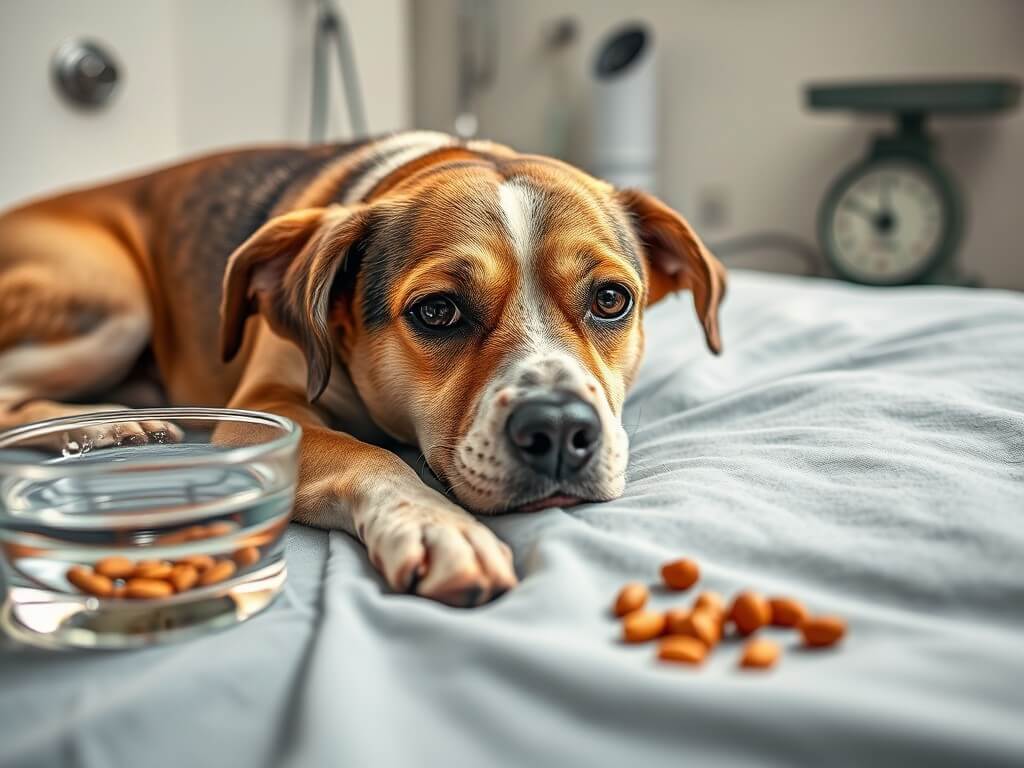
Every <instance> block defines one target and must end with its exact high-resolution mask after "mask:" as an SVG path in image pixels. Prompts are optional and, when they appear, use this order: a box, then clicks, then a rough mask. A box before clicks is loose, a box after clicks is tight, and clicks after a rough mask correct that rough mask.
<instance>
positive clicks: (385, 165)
mask: <svg viewBox="0 0 1024 768" xmlns="http://www.w3.org/2000/svg"><path fill="white" fill-rule="evenodd" d="M455 144H456V140H455V139H453V138H452V137H451V136H448V135H447V134H444V133H438V132H437V131H410V132H408V133H396V134H395V135H394V136H389V137H388V138H386V139H381V140H380V141H375V142H374V143H373V144H371V145H369V147H368V153H369V156H370V157H378V158H379V159H380V162H378V163H375V164H373V165H371V166H370V167H369V168H367V169H366V170H365V171H364V172H363V173H362V175H361V176H360V177H359V179H358V181H356V183H355V184H353V185H352V188H351V189H349V190H348V192H347V193H346V194H345V199H344V200H342V202H343V203H354V202H357V201H359V200H362V199H363V198H364V197H366V195H367V194H369V193H370V191H371V190H372V189H373V188H374V187H375V186H376V185H377V184H378V183H379V182H380V181H381V180H382V179H384V178H385V177H386V176H388V175H389V174H391V173H393V172H394V171H397V170H398V169H399V168H401V167H402V166H403V165H406V164H407V163H411V162H412V161H413V160H416V159H418V158H420V157H423V156H424V155H427V154H430V153H431V152H434V151H436V150H438V149H441V148H442V147H450V146H454V145H455Z"/></svg>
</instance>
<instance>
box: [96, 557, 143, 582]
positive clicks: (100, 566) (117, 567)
mask: <svg viewBox="0 0 1024 768" xmlns="http://www.w3.org/2000/svg"><path fill="white" fill-rule="evenodd" d="M94 570H95V571H96V573H98V574H100V575H101V576H106V577H107V578H108V579H127V578H128V577H129V576H131V575H132V572H133V571H134V570H135V562H134V561H133V560H129V559H128V558H127V557H120V556H118V555H112V556H110V557H104V558H103V559H102V560H98V561H97V562H96V565H95V566H94Z"/></svg>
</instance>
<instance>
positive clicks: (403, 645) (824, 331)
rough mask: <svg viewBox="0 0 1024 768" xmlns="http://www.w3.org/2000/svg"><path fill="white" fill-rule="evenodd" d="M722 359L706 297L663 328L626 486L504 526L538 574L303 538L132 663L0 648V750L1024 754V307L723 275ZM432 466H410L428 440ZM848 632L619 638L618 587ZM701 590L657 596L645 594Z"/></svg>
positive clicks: (56, 754) (958, 294)
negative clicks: (196, 630) (452, 564)
mask: <svg viewBox="0 0 1024 768" xmlns="http://www.w3.org/2000/svg"><path fill="white" fill-rule="evenodd" d="M722 324H723V333H724V340H725V353H724V354H723V355H722V356H721V357H719V358H714V357H712V356H710V355H709V354H708V353H707V352H706V350H705V349H704V345H703V342H702V340H701V338H700V336H699V329H698V326H697V324H696V322H695V320H694V317H693V312H692V307H691V305H690V300H689V299H688V298H685V297H684V298H683V299H678V300H670V301H667V302H664V303H663V304H661V305H659V306H656V307H654V308H653V309H652V310H651V311H650V312H649V313H648V317H647V322H646V326H647V348H648V352H647V359H646V361H645V363H644V365H643V368H642V371H641V375H640V376H639V379H638V382H637V385H636V387H635V389H634V391H633V393H632V395H631V397H630V399H629V401H628V404H627V408H626V411H625V415H624V421H625V423H626V424H627V426H628V429H629V431H630V433H631V434H632V444H633V450H632V459H631V464H630V475H629V477H630V479H629V483H628V485H627V489H626V493H625V496H624V497H623V498H622V499H619V500H618V501H614V502H610V503H606V504H591V505H582V506H578V507H573V508H569V509H566V510H558V509H552V510H547V511H544V512H540V513H535V514H529V515H506V516H502V517H498V518H493V519H489V520H488V521H487V523H488V524H489V525H490V526H491V527H492V528H493V529H494V530H495V531H496V532H497V533H498V534H499V535H500V536H501V537H502V538H503V539H505V540H506V541H507V542H509V543H510V544H511V545H512V546H513V548H514V550H515V554H516V566H517V569H518V572H519V574H520V576H521V578H522V583H521V585H520V586H519V587H518V588H517V589H515V590H514V591H512V592H510V593H508V594H507V595H505V596H504V597H502V598H501V599H499V600H498V601H496V602H494V603H492V604H490V605H488V606H485V607H483V608H480V609H476V610H458V609H452V608H448V607H445V606H443V605H439V604H435V603H432V602H429V601H426V600H422V599H419V598H415V597H410V596H405V595H393V594H389V593H388V592H387V590H386V589H385V588H384V586H383V584H382V582H381V580H380V578H379V577H377V576H376V575H375V573H374V572H373V570H372V568H371V567H370V566H369V564H368V563H367V560H366V557H365V555H364V553H363V551H362V549H361V547H359V546H358V545H357V544H356V543H355V542H354V541H352V540H351V539H349V538H347V537H346V536H345V535H343V534H339V533H331V534H327V533H324V532H322V531H314V530H310V529H306V528H303V527H301V526H292V529H291V530H290V531H289V538H288V550H287V554H288V563H289V572H290V578H289V582H288V584H287V587H286V591H285V594H284V595H282V597H281V598H280V599H279V600H278V601H277V602H276V603H275V605H274V606H273V607H272V608H271V609H270V610H268V611H267V612H266V613H265V614H263V615H261V616H259V617H257V618H256V619H254V620H252V621H250V622H248V623H247V624H244V625H242V626H240V627H237V628H234V629H231V630H228V631H223V632H219V633H215V634H212V635H210V636H208V637H205V638H202V639H199V640H195V641H192V642H187V643H183V644H180V645H174V646H170V647H162V648H153V649H149V650H145V651H138V652H117V653H113V652H110V653H95V652H93V653H86V652H74V653H60V654H55V653H44V652H40V651H33V650H25V649H18V648H13V647H10V646H6V647H5V648H4V650H3V651H2V652H0V745H2V747H0V765H5V766H6V765H19V766H20V765H25V766H55V765H69V766H95V767H96V768H109V767H110V766H121V765H125V766H141V765H146V766H163V765H175V766H176V765H189V766H205V765H210V766H214V765H216V766H222V765H247V766H260V765H267V766H271V765H310V766H333V765H338V766H472V765H479V766H534V765H537V766H547V765H552V766H555V765H557V766H588V767H592V766H594V765H617V766H621V765H646V766H662V765H664V766H669V765H671V766H678V765H684V764H689V765H757V766H766V765H797V764H801V765H821V764H829V765H851V766H854V765H867V764H870V765H893V766H907V765H922V764H928V765H1022V764H1024V728H1022V726H1021V723H1022V722H1024V642H1022V637H1024V634H1022V632H1024V297H1022V296H1020V295H1016V294H1010V293H1001V292H995V291H981V290H968V289H951V288H910V289H899V290H876V289H867V288H858V287H853V286H848V285H843V284H838V283H833V282H828V281H814V280H799V279H793V278H783V277H771V276H766V275H758V274H756V273H736V274H734V275H733V279H732V282H731V285H730V291H729V297H728V299H727V301H726V304H725V305H724V308H723V319H722ZM409 458H410V460H411V461H413V463H415V459H416V456H415V454H410V456H409ZM680 555H688V556H690V557H694V558H696V559H697V560H698V561H699V562H700V564H701V566H702V569H703V577H702V582H701V587H703V588H708V589H715V590H718V591H721V592H723V593H726V594H731V593H734V592H736V591H738V590H740V589H744V588H756V589H759V590H761V591H763V592H765V593H768V594H788V595H793V596H796V597H798V598H800V599H802V600H804V601H805V602H806V603H807V604H808V605H809V606H810V608H811V609H812V610H813V611H816V612H828V613H836V614H839V615H842V616H844V617H846V618H847V620H848V622H849V633H848V635H847V637H846V639H845V640H844V641H843V642H842V644H841V646H840V647H838V648H836V649H831V650H824V651H808V650H802V649H800V648H799V647H798V643H797V637H796V633H793V632H786V631H784V630H769V631H768V632H766V635H768V636H771V637H773V638H775V639H778V640H779V641H780V642H781V643H782V645H783V648H784V653H783V657H782V659H781V663H780V665H779V666H778V667H777V668H776V669H774V670H772V671H770V672H767V673H752V672H749V671H741V670H739V669H738V668H737V660H738V657H739V653H740V647H741V645H740V643H737V642H729V641H727V642H725V643H723V644H722V645H721V646H720V647H719V649H718V650H717V651H716V652H715V653H714V654H713V656H712V657H711V658H710V659H709V661H708V662H707V663H706V664H705V665H704V666H703V667H702V668H699V669H690V668H685V667H681V666H671V667H669V666H666V665H663V664H659V663H657V662H656V660H655V658H654V647H653V646H652V645H642V646H629V647H627V646H624V645H622V644H621V642H620V641H619V631H620V630H619V626H618V624H617V623H616V622H615V621H614V620H613V619H612V618H611V617H610V615H609V612H608V608H609V605H610V602H611V600H612V597H613V596H614V594H615V592H616V591H617V589H618V588H619V587H620V586H621V585H622V584H623V583H624V582H625V581H627V580H632V579H639V580H646V581H650V582H651V583H654V582H656V580H657V573H658V566H659V564H660V563H661V562H662V561H664V560H666V559H668V558H671V557H675V556H680ZM689 597H690V596H689V595H674V594H669V593H666V592H664V591H661V590H655V593H654V595H653V605H654V606H655V607H659V608H661V607H665V608H667V607H669V606H673V605H677V604H682V603H684V602H685V601H686V600H687V599H688V598H689Z"/></svg>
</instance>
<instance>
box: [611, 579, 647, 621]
mask: <svg viewBox="0 0 1024 768" xmlns="http://www.w3.org/2000/svg"><path fill="white" fill-rule="evenodd" d="M649 596H650V591H649V590H648V589H647V587H645V586H644V585H643V584H641V583H640V582H638V581H632V582H630V583H629V584H627V585H626V586H624V587H623V588H622V589H620V590H619V594H618V596H617V597H616V598H615V606H614V608H613V610H614V612H615V615H616V616H625V615H626V614H627V613H632V612H633V611H639V610H640V609H641V608H643V607H644V606H645V605H647V598H648V597H649Z"/></svg>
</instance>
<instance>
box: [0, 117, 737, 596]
mask: <svg viewBox="0 0 1024 768" xmlns="http://www.w3.org/2000/svg"><path fill="white" fill-rule="evenodd" d="M608 283H614V284H616V285H618V286H621V287H623V288H624V289H625V290H627V291H628V292H629V293H630V294H631V295H632V297H633V299H634V302H635V308H634V309H633V311H632V312H630V313H628V314H627V315H626V316H624V317H623V318H622V319H621V320H617V321H615V322H613V323H609V322H598V321H597V319H596V318H595V316H594V315H593V313H592V311H591V310H592V309H593V307H594V306H595V305H594V304H592V302H593V301H594V299H593V297H594V292H595V290H596V286H600V285H605V284H608ZM724 286H725V274H724V270H723V269H722V267H721V265H720V264H719V263H718V262H717V261H716V260H715V259H714V257H713V256H711V254H710V253H708V252H707V250H706V249H705V248H704V247H703V245H702V244H701V243H700V240H699V239H698V238H697V237H696V235H694V233H693V232H692V230H690V228H689V226H688V225H687V224H686V222H685V221H684V220H683V219H682V218H681V217H680V216H678V214H676V213H674V212H672V211H671V210H669V209H668V208H666V207H665V206H664V205H663V204H661V203H660V202H659V201H657V200H656V199H654V198H653V197H651V196H649V195H647V194H645V193H642V192H639V191H634V190H621V191H617V190H614V189H613V188H612V187H610V186H609V185H607V184H605V183H604V182H601V181H598V180H596V179H593V178H591V177H589V176H587V175H586V174H584V173H582V172H580V171H578V170H576V169H574V168H572V167H571V166H568V165H565V164H564V163H561V162H559V161H556V160H552V159H549V158H543V157H537V156H529V155H519V154H517V153H515V152H513V151H512V150H510V149H508V148H506V147H503V146H500V145H496V144H492V143H489V142H469V143H463V142H458V141H456V140H455V139H452V138H451V137H447V136H444V135H442V134H433V133H426V132H421V133H409V134H396V135H394V136H391V137H386V138H383V139H379V140H376V141H372V142H363V143H357V144H349V145H328V146H318V147H312V148H301V149H300V148H274V149H256V150H244V151H236V152H229V153H223V154H217V155H213V156H209V157H204V158H200V159H198V160H193V161H191V162H187V163H184V164H181V165H177V166H174V167H171V168H167V169H164V170H160V171H157V172H155V173H151V174H149V175H146V176H141V177H137V178H133V179H129V180H126V181H122V182H118V183H114V184H109V185H106V186H102V187H96V188H92V189H86V190H81V191H77V192H72V193H70V194H66V195H62V196H59V197H53V198H50V199H46V200H42V201H38V202H35V203H31V204H29V205H26V206H23V207H21V208H18V209H15V210H13V211H10V212H8V213H7V214H5V215H3V216H2V217H0V429H4V428H8V427H12V426H16V425H19V424H23V423H27V422H30V421H35V420H38V419H44V418H54V417H59V416H66V415H71V414H75V413H80V412H86V411H92V410H97V409H100V408H116V407H122V406H123V405H143V404H152V402H153V400H154V399H159V400H163V401H166V402H170V403H173V404H190V405H214V406H223V405H229V406H232V407H242V408H253V409H259V410H266V411H271V412H275V413H279V414H281V415H284V416H288V417H290V418H292V419H294V420H295V421H297V422H298V423H299V424H301V426H302V428H303V440H302V446H301V458H300V478H299V487H298V491H297V495H296V508H295V517H296V519H298V520H300V521H302V522H305V523H308V524H311V525H318V526H323V527H330V528H339V529H342V530H345V531H348V532H349V533H351V534H352V535H354V536H357V537H358V538H359V539H360V540H361V541H363V542H364V543H365V544H366V546H367V548H368V551H369V554H370V558H371V560H372V561H373V563H374V565H375V566H376V567H377V568H378V569H379V570H380V571H381V572H382V573H383V575H384V577H385V578H386V580H387V581H388V583H389V584H390V585H391V586H392V587H393V588H394V589H397V590H402V591H415V592H416V593H418V594H421V595H425V596H429V597H433V598H435V599H439V600H443V601H445V602H449V603H452V604H460V605H461V604H476V603H479V602H483V601H486V600H488V599H490V598H491V597H493V596H495V595H497V594H500V593H501V592H503V591H504V590H506V589H508V588H510V587H511V586H513V585H514V584H515V583H516V575H515V572H514V570H513V567H512V558H511V552H510V551H509V549H508V547H506V546H505V545H504V544H503V543H502V542H500V541H499V540H498V539H497V538H495V537H494V535H493V534H492V533H491V532H490V530H489V529H488V528H487V527H485V526H483V525H482V524H480V523H479V522H478V521H477V520H476V519H475V518H474V517H473V516H472V515H471V514H469V512H467V511H466V509H465V508H469V509H470V510H472V511H474V512H499V511H503V510H505V509H509V508H527V509H537V508H541V507H543V506H546V505H553V504H568V503H574V502H575V501H579V500H600V499H608V498H613V497H615V496H617V495H619V494H620V493H621V492H622V487H623V483H624V474H625V466H626V460H627V456H626V454H627V444H626V443H627V441H626V436H625V433H624V431H623V429H622V426H621V419H620V414H621V407H622V403H623V400H624V398H625V393H626V389H627V388H628V386H629V384H630V382H631V381H632V378H633V376H634V374H635V371H636V368H637V365H638V363H639V360H640V355H641V352H642V349H643V334H642V324H641V315H642V310H643V308H644V307H645V306H646V305H649V304H650V303H652V302H654V301H657V300H658V299H660V298H661V297H662V296H664V295H666V294H667V293H670V292H672V291H676V290H690V291H692V292H693V295H694V303H695V306H696V309H697V314H698V317H699V319H700V321H701V324H702V327H703V330H704V334H705V336H706V339H707V343H708V346H709V347H710V348H711V349H712V351H714V352H717V351H718V350H719V348H720V344H721V342H720V339H719V331H718V321H717V310H718V304H719V302H720V301H721V299H722V297H723V294H724ZM439 293H443V294H446V295H452V296H454V297H456V299H457V301H456V304H457V305H458V306H459V308H460V310H461V311H462V313H463V315H464V318H465V320H464V322H462V323H461V324H459V325H458V326H456V328H455V330H453V331H452V332H450V333H447V335H436V334H431V333H428V332H424V330H423V329H422V328H419V327H417V326H416V324H415V323H414V322H413V321H412V320H411V319H410V318H409V312H410V308H411V307H413V306H415V304H416V302H417V301H419V300H422V299H423V298H424V297H426V296H428V295H436V294H439ZM251 315H254V316H253V317H251V318H250V316H251ZM247 318H250V319H249V320H248V322H247ZM218 338H219V343H218ZM147 360H152V361H153V362H154V363H155V367H156V370H157V371H158V374H159V375H158V377H157V378H158V381H157V382H152V381H151V382H149V383H150V384H156V385H158V386H159V388H160V390H161V391H160V392H157V393H154V392H153V391H152V387H150V388H149V389H146V388H145V387H140V386H139V384H140V382H143V381H144V380H145V379H146V377H145V376H144V373H145V368H146V366H145V362H146V361H147ZM550 390H565V391H567V392H571V393H572V394H573V396H575V397H577V398H580V399H582V400H584V401H585V402H586V403H588V404H589V405H590V406H592V407H593V408H594V410H595V412H596V413H597V414H598V416H599V420H600V424H601V443H600V446H599V449H598V452H597V453H596V454H595V456H594V458H593V459H592V460H591V461H590V462H589V464H587V465H586V466H585V467H584V468H583V469H582V470H581V471H580V472H579V473H578V476H574V477H573V478H571V479H569V480H565V479H562V480H557V481H556V480H552V479H550V478H544V477H540V476H538V475H536V473H531V471H530V470H529V469H528V468H527V467H525V466H524V465H521V462H520V463H518V464H517V463H516V460H515V456H514V452H513V451H511V449H510V446H509V445H508V444H507V441H506V440H503V436H504V427H505V422H506V420H507V418H508V414H509V413H510V412H511V411H512V409H513V408H514V407H515V406H516V405H517V404H518V403H520V402H522V401H523V399H524V398H527V397H529V396H530V395H531V394H536V393H537V392H544V391H550ZM112 393H113V394H112ZM104 401H110V402H104ZM115 401H116V402H115ZM76 403H77V404H76ZM167 426H168V425H164V424H160V423H150V422H139V423H131V424H125V425H123V427H124V434H125V435H126V436H131V437H133V438H135V439H142V440H145V439H147V435H148V434H151V433H152V432H153V431H155V430H157V429H161V428H167ZM388 438H392V439H397V440H399V441H402V442H406V443H409V444H413V445H418V446H419V448H420V450H421V451H422V452H423V455H424V457H425V458H426V461H427V463H428V464H429V466H430V468H431V469H432V470H433V471H434V472H435V473H436V474H437V476H438V477H439V478H440V479H441V480H442V481H443V482H444V483H446V484H447V485H448V487H449V488H450V491H449V495H448V496H446V495H442V494H440V493H437V492H435V491H433V490H432V489H430V488H428V487H427V486H426V485H424V484H423V483H422V482H421V481H420V480H419V478H418V477H417V476H416V474H415V473H414V472H413V471H412V470H411V469H410V468H409V467H408V466H407V465H406V464H405V463H404V462H402V461H401V460H400V459H399V458H398V457H397V456H396V455H395V454H393V453H392V452H390V451H388V450H386V449H384V448H382V447H379V446H380V445H381V444H382V443H385V442H386V441H387V439H388ZM456 500H457V501H458V502H459V504H461V506H460V505H459V504H457V503H456Z"/></svg>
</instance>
